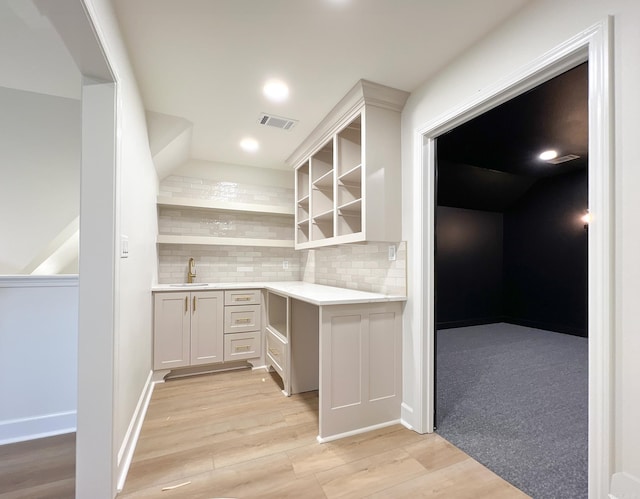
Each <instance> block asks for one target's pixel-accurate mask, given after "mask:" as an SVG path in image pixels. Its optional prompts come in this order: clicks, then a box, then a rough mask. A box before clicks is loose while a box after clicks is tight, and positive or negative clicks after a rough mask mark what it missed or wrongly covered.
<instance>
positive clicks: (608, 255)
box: [403, 18, 614, 497]
mask: <svg viewBox="0 0 640 499" xmlns="http://www.w3.org/2000/svg"><path fill="white" fill-rule="evenodd" d="M611 22H612V21H611V19H610V18H606V19H604V20H603V21H602V22H600V23H597V24H595V25H593V26H591V27H590V28H587V29H585V30H584V31H582V32H580V33H578V34H576V35H575V36H574V37H572V38H570V39H569V40H567V41H566V42H564V43H562V44H560V45H558V46H556V47H555V48H553V49H552V50H550V51H548V52H546V53H544V54H543V55H541V56H540V57H538V58H537V59H534V60H532V61H530V62H529V63H528V64H526V65H525V66H523V67H521V68H519V69H518V70H516V71H514V72H513V73H512V74H510V75H509V76H508V77H505V78H504V79H503V80H500V81H498V82H497V83H496V84H495V85H492V86H490V87H487V88H485V89H484V90H482V91H480V92H479V93H478V94H474V95H473V96H470V97H469V99H468V100H467V101H463V102H462V103H461V104H460V105H458V106H456V107H454V108H452V109H450V110H449V111H448V112H446V113H444V114H443V115H441V116H438V117H435V118H434V119H433V120H430V121H429V122H427V123H425V124H424V125H422V126H420V127H418V128H417V129H416V130H415V145H416V149H415V158H416V161H415V165H414V166H415V169H414V175H415V177H416V178H415V180H416V181H415V184H414V185H415V189H414V196H415V197H414V199H413V203H414V205H415V208H416V210H415V212H414V213H415V216H414V220H413V222H412V229H413V234H414V238H413V242H412V246H413V247H414V251H415V252H416V254H419V255H421V258H420V259H416V261H415V262H414V266H415V267H416V271H415V280H414V284H413V286H412V294H413V302H415V303H418V304H420V306H417V307H414V308H412V309H411V310H409V315H410V317H409V318H408V320H407V321H405V324H409V325H412V324H416V325H417V326H418V327H417V328H415V329H410V330H409V331H408V332H407V340H406V341H407V342H409V343H412V344H414V345H415V346H416V347H417V348H418V349H419V351H420V360H419V361H418V362H417V363H416V364H415V366H414V365H412V364H411V363H407V365H406V366H405V371H406V372H407V375H410V374H411V373H415V379H416V380H417V381H416V385H415V387H411V386H409V387H408V388H409V389H412V390H414V391H412V392H411V395H412V396H415V403H414V404H413V405H408V404H407V405H406V407H403V418H404V419H406V420H408V421H410V422H411V423H412V424H413V426H414V427H415V428H416V429H417V430H418V431H423V432H431V431H433V430H434V424H435V420H434V416H435V412H434V403H435V390H434V376H435V355H434V354H435V348H434V342H435V305H434V289H435V287H434V285H435V280H434V269H435V262H434V245H435V225H434V221H435V206H434V203H433V198H434V196H435V185H434V184H435V182H434V178H435V163H436V154H435V143H436V138H437V137H439V136H441V135H443V134H444V133H446V132H447V131H449V130H452V129H454V128H455V127H457V126H458V125H460V124H463V123H465V122H467V121H469V120H470V119H473V118H475V117H476V116H479V115H481V114H482V113H484V112H485V111H487V110H489V109H492V108H494V107H496V106H498V105H500V104H502V103H504V102H507V101H508V100H510V99H511V98H513V97H515V96H517V95H520V94H522V93H524V92H526V91H528V90H530V89H532V88H534V87H536V86H537V85H539V84H540V83H542V82H545V81H547V80H550V79H551V78H553V77H554V76H558V75H560V74H562V73H564V72H565V71H567V70H568V69H571V68H573V67H575V66H577V65H579V64H581V63H583V62H585V61H587V60H588V61H589V68H588V72H589V167H588V174H587V175H588V184H589V213H590V217H591V220H590V222H589V230H588V235H587V239H588V243H587V244H588V254H589V262H588V286H587V288H588V314H589V316H588V357H589V381H588V393H589V395H588V396H589V402H588V405H589V414H588V418H589V430H588V460H589V464H588V466H589V468H588V481H589V484H588V493H589V497H605V496H606V495H607V494H608V491H609V478H610V476H611V472H612V470H613V464H612V452H611V442H612V421H611V410H612V389H611V386H612V377H613V376H612V360H611V354H612V338H613V329H614V307H613V304H614V284H613V268H614V267H613V264H614V252H613V212H614V210H613V201H614V197H613V192H612V186H613V178H614V175H613V147H612V144H613V120H612V108H613V106H612V102H613V101H612V85H611V75H612V61H613V59H612V42H611V32H612V30H611ZM407 379H411V378H407Z"/></svg>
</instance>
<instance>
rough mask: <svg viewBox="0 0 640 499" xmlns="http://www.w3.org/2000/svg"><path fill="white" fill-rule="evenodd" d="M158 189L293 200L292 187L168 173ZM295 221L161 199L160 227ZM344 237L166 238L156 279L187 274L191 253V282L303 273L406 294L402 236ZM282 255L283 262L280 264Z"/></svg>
mask: <svg viewBox="0 0 640 499" xmlns="http://www.w3.org/2000/svg"><path fill="white" fill-rule="evenodd" d="M159 194H160V195H161V196H168V197H183V198H196V199H211V200H218V201H233V202H240V203H248V204H261V205H274V206H286V207H290V206H292V205H293V189H285V188H282V187H265V186H259V185H248V184H239V183H235V182H220V181H214V180H207V179H198V178H191V177H181V176H175V175H173V176H170V177H167V178H166V179H164V180H163V181H162V183H161V184H160V193H159ZM293 225H294V221H293V219H292V218H291V217H286V216H280V215H266V214H264V215H263V214H251V213H238V212H216V211H211V210H200V209H192V208H184V209H183V208H177V207H161V208H160V210H159V213H158V230H159V232H160V234H183V235H190V236H219V237H243V238H259V239H293V229H294V227H293ZM389 244H390V243H377V242H369V243H363V244H346V245H341V246H335V247H328V248H318V249H315V250H305V251H295V250H293V249H289V248H268V247H253V246H200V245H173V244H172V245H167V244H162V245H160V247H159V255H158V256H159V259H158V260H159V264H158V265H159V269H158V281H159V283H160V284H173V283H181V282H185V280H186V276H187V270H188V269H187V265H188V261H189V258H190V257H193V258H195V260H196V273H197V278H196V281H197V282H242V281H244V282H260V281H295V280H304V281H306V282H312V283H316V284H326V285H329V286H338V287H341V288H349V289H358V290H361V291H372V292H377V293H386V294H400V295H404V294H406V282H407V250H406V243H404V242H400V243H397V244H396V247H397V257H396V260H395V261H389V259H388V249H389ZM284 262H286V266H287V268H286V269H284V268H283V266H284V265H283V264H284Z"/></svg>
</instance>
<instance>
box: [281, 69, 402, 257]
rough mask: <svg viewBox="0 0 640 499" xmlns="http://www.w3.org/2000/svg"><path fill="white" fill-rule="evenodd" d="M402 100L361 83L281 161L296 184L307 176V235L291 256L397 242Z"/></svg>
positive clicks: (391, 91)
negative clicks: (298, 252) (360, 244)
mask: <svg viewBox="0 0 640 499" xmlns="http://www.w3.org/2000/svg"><path fill="white" fill-rule="evenodd" d="M408 96H409V94H408V92H405V91H403V90H398V89H394V88H390V87H387V86H384V85H379V84H377V83H373V82H370V81H367V80H360V81H359V82H358V83H357V84H356V85H355V86H354V87H353V88H352V89H351V90H350V91H349V92H348V93H347V94H346V95H345V96H344V98H343V99H342V100H341V101H340V102H339V103H338V104H337V105H336V106H335V107H334V108H333V110H332V111H331V112H330V113H329V114H328V115H327V116H326V117H325V118H324V119H323V120H322V121H321V122H320V124H319V125H318V126H317V127H316V128H315V129H314V130H313V132H312V133H311V134H310V135H309V137H307V139H306V140H305V141H303V142H302V144H300V145H299V146H298V148H297V149H296V150H295V151H294V153H293V154H292V155H291V156H290V157H289V158H288V159H287V164H289V165H290V166H292V167H293V168H295V169H296V178H297V181H296V182H298V183H304V182H306V179H307V176H308V177H309V192H310V205H309V209H310V211H309V220H310V223H309V227H308V229H309V231H310V232H309V234H308V237H297V238H296V249H305V248H315V247H319V246H328V245H335V244H343V243H355V242H364V241H399V240H400V238H401V225H402V224H401V209H400V206H401V204H402V203H401V201H402V199H401V165H400V113H401V111H402V108H403V107H404V104H405V102H406V100H407V97H408ZM297 208H298V210H300V199H298V200H297ZM300 220H303V214H302V213H300V212H298V222H299V221H300ZM297 231H298V232H297V234H298V236H300V233H301V229H300V226H299V225H298V228H297ZM304 235H305V236H306V235H307V234H304Z"/></svg>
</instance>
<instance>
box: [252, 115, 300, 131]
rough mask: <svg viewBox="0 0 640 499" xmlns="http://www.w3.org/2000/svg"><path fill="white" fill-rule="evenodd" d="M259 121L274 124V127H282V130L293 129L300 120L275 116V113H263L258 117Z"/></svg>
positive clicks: (267, 124) (264, 123)
mask: <svg viewBox="0 0 640 499" xmlns="http://www.w3.org/2000/svg"><path fill="white" fill-rule="evenodd" d="M258 123H260V124H261V125H266V126H272V127H274V128H280V129H282V130H291V129H292V128H293V127H294V126H295V124H296V123H298V120H292V119H291V118H283V117H282V116H274V115H273V114H267V113H262V114H261V115H260V118H259V119H258Z"/></svg>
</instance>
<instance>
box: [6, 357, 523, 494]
mask: <svg viewBox="0 0 640 499" xmlns="http://www.w3.org/2000/svg"><path fill="white" fill-rule="evenodd" d="M278 382H279V379H278V378H277V376H276V375H272V374H269V373H266V372H264V371H253V372H252V371H248V370H247V371H233V372H226V373H219V374H213V375H204V376H196V377H191V378H182V379H177V380H172V381H168V382H166V383H164V384H160V385H157V386H156V388H155V390H154V393H153V397H152V400H151V403H150V405H149V410H148V412H147V417H146V419H145V422H144V425H143V428H142V433H141V435H140V440H139V441H138V446H137V448H136V452H135V455H134V459H133V463H132V465H131V469H130V471H129V476H128V478H127V482H126V484H125V488H124V490H123V491H122V493H121V494H119V495H118V499H134V498H180V499H197V498H203V499H211V498H216V497H234V498H282V497H292V498H305V499H306V498H334V497H371V498H393V499H395V498H402V497H407V498H409V497H411V498H414V497H427V498H447V499H464V498H469V499H471V498H474V499H480V498H491V499H511V498H513V499H518V498H526V497H528V496H526V495H525V494H523V493H522V492H520V491H518V490H517V489H516V488H514V487H513V486H511V485H510V484H508V483H507V482H505V481H504V480H502V479H501V478H499V477H498V476H497V475H495V474H494V473H492V472H491V471H489V470H488V469H486V468H485V467H483V466H482V465H480V464H479V463H477V462H476V461H474V460H473V459H471V458H470V457H468V456H467V455H466V454H464V453H463V452H462V451H460V450H458V449H457V448H455V447H454V446H453V445H451V444H449V443H448V442H446V441H445V440H444V439H442V438H441V437H439V436H438V435H435V434H432V435H419V434H417V433H415V432H413V431H410V430H407V429H405V428H403V427H402V426H399V425H396V426H391V427H388V428H384V429H381V430H377V431H373V432H369V433H365V434H362V435H358V436H354V437H350V438H345V439H342V440H337V441H335V442H330V443H326V444H318V443H317V442H316V439H315V437H316V435H317V427H318V419H317V408H318V397H317V393H316V392H309V393H304V394H301V395H294V396H293V397H289V398H287V397H284V396H283V395H282V393H281V392H280V386H279V385H278ZM74 468H75V435H74V434H69V435H60V436H58V437H51V438H46V439H40V440H33V441H30V442H23V443H18V444H11V445H5V446H0V499H72V498H73V497H74V485H75V484H74ZM182 484H184V485H182ZM176 485H182V486H179V487H177V488H175V489H172V490H167V491H163V490H162V489H163V488H164V487H170V486H176ZM87 499H89V498H87Z"/></svg>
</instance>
